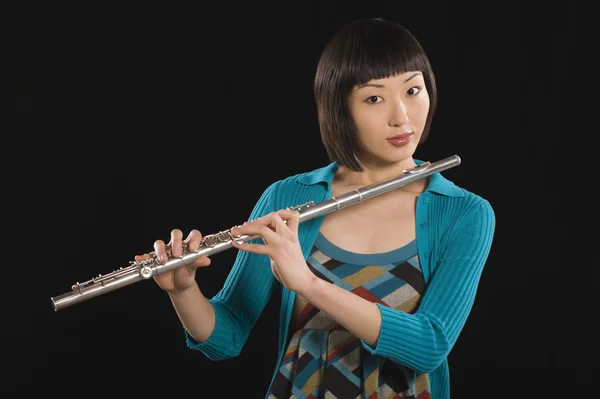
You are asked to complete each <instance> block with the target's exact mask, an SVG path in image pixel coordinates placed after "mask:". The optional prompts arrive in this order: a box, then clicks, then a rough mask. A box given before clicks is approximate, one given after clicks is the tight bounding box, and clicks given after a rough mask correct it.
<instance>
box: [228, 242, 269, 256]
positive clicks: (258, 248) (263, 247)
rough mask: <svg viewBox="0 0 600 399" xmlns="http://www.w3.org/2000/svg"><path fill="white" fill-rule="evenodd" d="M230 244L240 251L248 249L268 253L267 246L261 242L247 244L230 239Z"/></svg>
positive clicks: (253, 251)
mask: <svg viewBox="0 0 600 399" xmlns="http://www.w3.org/2000/svg"><path fill="white" fill-rule="evenodd" d="M231 245H232V246H233V247H235V248H237V249H240V250H242V251H248V252H252V253H255V254H261V255H268V252H269V248H268V247H267V246H266V245H262V244H248V243H244V242H237V241H231Z"/></svg>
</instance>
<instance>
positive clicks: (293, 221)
mask: <svg viewBox="0 0 600 399" xmlns="http://www.w3.org/2000/svg"><path fill="white" fill-rule="evenodd" d="M278 214H279V217H281V218H282V219H283V220H285V221H286V224H287V227H288V228H289V229H290V230H291V231H292V232H293V233H294V234H298V226H299V225H300V212H298V211H293V210H291V209H282V210H280V211H279V212H278Z"/></svg>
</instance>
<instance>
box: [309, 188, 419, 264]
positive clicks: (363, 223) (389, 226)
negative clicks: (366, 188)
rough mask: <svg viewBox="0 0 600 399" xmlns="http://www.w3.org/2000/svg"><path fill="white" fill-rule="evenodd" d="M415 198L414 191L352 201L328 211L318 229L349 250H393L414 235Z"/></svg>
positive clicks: (369, 252) (339, 245)
mask: <svg viewBox="0 0 600 399" xmlns="http://www.w3.org/2000/svg"><path fill="white" fill-rule="evenodd" d="M388 194H389V195H388ZM417 198H418V194H414V193H402V192H400V193H386V194H384V195H381V196H378V197H374V198H371V199H369V200H367V201H365V202H361V203H357V204H354V205H352V206H349V207H347V208H344V209H341V210H339V211H336V212H333V213H330V214H328V215H327V216H326V217H325V218H324V220H323V224H322V225H321V233H322V234H323V235H324V236H325V237H326V238H327V239H328V240H329V241H330V242H331V243H333V244H334V245H336V246H338V247H340V248H342V249H345V250H348V251H351V252H357V253H363V254H372V253H382V252H389V251H393V250H395V249H398V248H400V247H402V246H404V245H406V244H408V243H409V242H411V241H412V240H414V239H416V229H415V215H416V201H417Z"/></svg>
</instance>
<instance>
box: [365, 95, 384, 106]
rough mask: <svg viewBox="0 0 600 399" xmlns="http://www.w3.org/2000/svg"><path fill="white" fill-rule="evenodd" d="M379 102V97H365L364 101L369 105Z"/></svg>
mask: <svg viewBox="0 0 600 399" xmlns="http://www.w3.org/2000/svg"><path fill="white" fill-rule="evenodd" d="M380 100H381V97H379V96H371V97H367V99H366V101H367V102H368V103H370V104H375V103H378V102H379V101H380Z"/></svg>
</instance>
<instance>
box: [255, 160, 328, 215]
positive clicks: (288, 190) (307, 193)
mask: <svg viewBox="0 0 600 399" xmlns="http://www.w3.org/2000/svg"><path fill="white" fill-rule="evenodd" d="M333 174H334V173H333V171H332V165H328V166H324V167H322V168H317V169H312V170H309V171H305V172H301V173H297V174H293V175H290V176H287V177H284V178H282V179H278V180H276V181H274V182H273V183H271V184H270V185H269V186H268V187H267V188H266V189H265V190H264V192H263V194H262V195H261V198H260V199H259V201H258V203H257V207H260V208H263V212H265V211H273V210H277V209H281V208H284V207H288V206H294V205H298V204H299V203H298V201H303V202H307V201H315V202H317V201H322V200H323V199H324V198H325V195H326V193H327V191H328V188H329V184H330V183H331V179H332V177H333Z"/></svg>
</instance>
